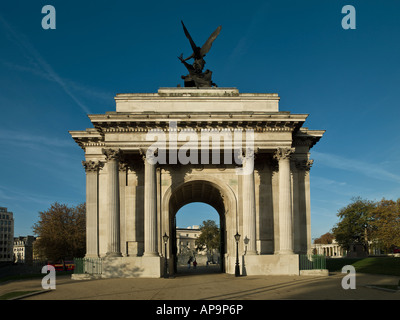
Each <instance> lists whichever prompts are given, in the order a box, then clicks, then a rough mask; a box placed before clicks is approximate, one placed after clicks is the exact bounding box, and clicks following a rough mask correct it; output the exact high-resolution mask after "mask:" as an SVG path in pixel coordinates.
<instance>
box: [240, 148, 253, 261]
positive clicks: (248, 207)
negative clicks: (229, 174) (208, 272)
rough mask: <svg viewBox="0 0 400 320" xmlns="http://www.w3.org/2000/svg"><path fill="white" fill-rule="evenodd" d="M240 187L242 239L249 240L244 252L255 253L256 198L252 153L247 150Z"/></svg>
mask: <svg viewBox="0 0 400 320" xmlns="http://www.w3.org/2000/svg"><path fill="white" fill-rule="evenodd" d="M242 161H243V166H247V168H246V169H245V170H243V176H242V182H243V184H242V187H243V238H242V239H243V240H244V239H245V238H246V237H247V238H248V239H249V242H248V244H247V248H246V254H249V255H250V254H257V241H256V200H255V186H254V153H253V151H252V150H248V152H247V153H246V155H244V157H243V160H242Z"/></svg>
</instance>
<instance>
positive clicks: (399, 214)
mask: <svg viewBox="0 0 400 320" xmlns="http://www.w3.org/2000/svg"><path fill="white" fill-rule="evenodd" d="M373 217H374V219H373V221H372V226H373V227H374V228H373V233H372V234H373V237H374V239H376V240H377V241H378V243H379V244H380V245H382V247H383V248H384V249H385V250H386V251H390V250H391V249H393V246H397V247H400V198H399V199H397V201H393V200H385V199H382V200H381V201H379V202H378V203H377V204H376V207H375V208H374V210H373Z"/></svg>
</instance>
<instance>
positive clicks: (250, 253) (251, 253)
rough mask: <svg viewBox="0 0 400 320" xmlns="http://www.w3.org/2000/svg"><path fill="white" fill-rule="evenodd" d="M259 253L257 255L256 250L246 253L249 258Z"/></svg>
mask: <svg viewBox="0 0 400 320" xmlns="http://www.w3.org/2000/svg"><path fill="white" fill-rule="evenodd" d="M257 254H258V253H257V251H255V250H252V251H246V256H247V255H249V256H251V255H257Z"/></svg>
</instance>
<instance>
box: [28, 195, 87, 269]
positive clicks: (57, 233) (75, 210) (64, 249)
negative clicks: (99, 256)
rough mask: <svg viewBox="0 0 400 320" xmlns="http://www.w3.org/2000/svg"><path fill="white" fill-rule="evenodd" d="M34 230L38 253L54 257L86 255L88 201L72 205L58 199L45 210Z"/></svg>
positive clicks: (60, 258)
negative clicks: (86, 203)
mask: <svg viewBox="0 0 400 320" xmlns="http://www.w3.org/2000/svg"><path fill="white" fill-rule="evenodd" d="M33 231H34V233H35V234H36V235H37V237H38V239H37V241H36V243H35V251H36V254H38V255H39V257H41V258H42V259H47V260H50V261H54V262H55V261H60V260H68V259H73V258H77V257H83V256H84V254H85V252H86V207H85V204H80V205H77V206H72V207H69V206H67V205H65V204H59V203H57V202H55V203H54V204H52V205H51V207H50V208H49V209H48V210H46V211H43V212H39V221H38V222H37V223H35V224H34V226H33Z"/></svg>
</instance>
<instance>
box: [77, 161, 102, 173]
mask: <svg viewBox="0 0 400 320" xmlns="http://www.w3.org/2000/svg"><path fill="white" fill-rule="evenodd" d="M82 165H83V167H84V168H85V171H86V172H97V171H98V170H99V169H100V168H101V167H102V166H103V163H102V162H100V161H94V160H88V161H82Z"/></svg>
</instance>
